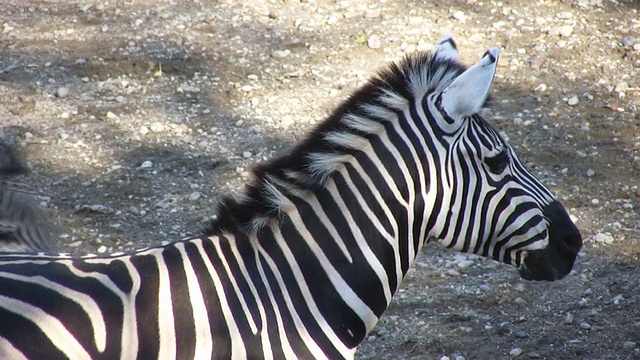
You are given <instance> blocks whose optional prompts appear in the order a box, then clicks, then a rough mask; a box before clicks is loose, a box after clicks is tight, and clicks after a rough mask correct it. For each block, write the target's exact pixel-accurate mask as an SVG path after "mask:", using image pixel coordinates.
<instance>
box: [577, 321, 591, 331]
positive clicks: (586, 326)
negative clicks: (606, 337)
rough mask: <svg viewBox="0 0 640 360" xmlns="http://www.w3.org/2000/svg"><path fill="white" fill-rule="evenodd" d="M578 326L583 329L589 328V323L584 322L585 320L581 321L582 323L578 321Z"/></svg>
mask: <svg viewBox="0 0 640 360" xmlns="http://www.w3.org/2000/svg"><path fill="white" fill-rule="evenodd" d="M578 326H580V329H583V330H589V329H591V325H590V324H589V323H586V322H582V323H580V325H578Z"/></svg>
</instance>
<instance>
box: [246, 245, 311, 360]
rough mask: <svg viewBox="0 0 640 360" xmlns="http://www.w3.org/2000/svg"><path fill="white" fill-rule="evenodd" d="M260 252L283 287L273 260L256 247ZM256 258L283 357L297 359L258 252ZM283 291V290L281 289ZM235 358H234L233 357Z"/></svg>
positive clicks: (270, 345)
mask: <svg viewBox="0 0 640 360" xmlns="http://www.w3.org/2000/svg"><path fill="white" fill-rule="evenodd" d="M256 250H257V251H258V252H259V253H260V254H262V255H263V256H264V258H265V259H266V260H267V262H268V263H269V267H270V268H271V270H272V271H273V272H274V273H275V274H276V277H277V278H278V279H279V281H278V285H280V287H283V286H284V284H283V281H282V277H278V275H279V273H278V269H277V268H275V264H274V262H273V260H272V259H271V258H270V257H269V254H267V253H266V252H265V251H264V249H262V248H260V247H258V248H257V249H256ZM256 259H257V267H258V273H259V274H260V277H261V278H262V281H263V283H264V286H265V287H266V289H267V295H268V296H269V302H270V303H271V308H272V309H273V313H274V316H275V317H276V326H277V328H278V336H279V337H280V345H282V352H283V354H284V358H285V359H291V360H297V359H298V356H296V354H295V352H294V351H293V349H292V348H291V344H290V343H289V338H288V337H287V332H286V331H285V329H284V325H283V324H282V316H280V311H282V310H281V309H280V308H279V307H278V304H277V303H276V301H275V299H274V298H273V291H272V290H271V286H270V284H269V280H268V279H267V276H266V275H265V273H264V269H263V268H262V267H263V264H262V261H261V260H260V257H259V255H258V254H256ZM283 292H284V290H283ZM273 345H275V344H271V343H269V348H271V347H272V346H273ZM234 359H236V358H234ZM237 359H241V358H237Z"/></svg>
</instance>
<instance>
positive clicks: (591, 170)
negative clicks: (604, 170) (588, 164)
mask: <svg viewBox="0 0 640 360" xmlns="http://www.w3.org/2000/svg"><path fill="white" fill-rule="evenodd" d="M595 174H596V172H595V171H594V170H593V169H588V170H587V177H592V176H593V175H595Z"/></svg>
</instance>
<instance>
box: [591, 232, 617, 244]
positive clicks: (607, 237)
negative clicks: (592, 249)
mask: <svg viewBox="0 0 640 360" xmlns="http://www.w3.org/2000/svg"><path fill="white" fill-rule="evenodd" d="M593 240H594V241H595V242H597V243H599V244H607V245H608V244H612V243H613V236H611V234H609V233H597V234H595V235H594V236H593Z"/></svg>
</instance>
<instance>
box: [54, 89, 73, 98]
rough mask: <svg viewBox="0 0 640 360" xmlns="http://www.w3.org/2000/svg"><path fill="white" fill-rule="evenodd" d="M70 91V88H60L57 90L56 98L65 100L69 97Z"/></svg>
mask: <svg viewBox="0 0 640 360" xmlns="http://www.w3.org/2000/svg"><path fill="white" fill-rule="evenodd" d="M69 93H70V91H69V89H68V88H66V87H59V88H58V90H56V96H57V97H59V98H63V97H65V96H67V95H69Z"/></svg>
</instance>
